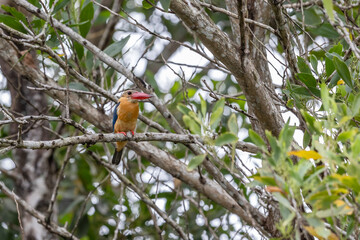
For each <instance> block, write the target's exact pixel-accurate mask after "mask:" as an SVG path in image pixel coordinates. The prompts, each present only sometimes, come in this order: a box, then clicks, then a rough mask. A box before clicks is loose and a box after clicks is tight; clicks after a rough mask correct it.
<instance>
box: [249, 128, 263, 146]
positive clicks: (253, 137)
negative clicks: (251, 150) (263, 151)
mask: <svg viewBox="0 0 360 240" xmlns="http://www.w3.org/2000/svg"><path fill="white" fill-rule="evenodd" d="M249 137H250V139H251V141H252V142H253V143H254V144H255V145H256V146H258V147H263V146H265V142H264V140H263V139H262V138H261V137H260V135H259V134H257V133H256V132H255V131H254V130H252V129H249Z"/></svg>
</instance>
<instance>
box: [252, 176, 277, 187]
mask: <svg viewBox="0 0 360 240" xmlns="http://www.w3.org/2000/svg"><path fill="white" fill-rule="evenodd" d="M252 178H253V179H254V180H256V181H258V182H260V183H262V184H264V185H268V186H277V184H276V181H275V179H274V178H273V177H269V176H259V175H257V174H256V175H253V176H252Z"/></svg>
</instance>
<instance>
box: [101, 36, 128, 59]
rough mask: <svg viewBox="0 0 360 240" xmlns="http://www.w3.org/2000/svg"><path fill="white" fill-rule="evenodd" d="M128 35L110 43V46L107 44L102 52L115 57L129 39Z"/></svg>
mask: <svg viewBox="0 0 360 240" xmlns="http://www.w3.org/2000/svg"><path fill="white" fill-rule="evenodd" d="M129 39H130V35H128V36H126V37H124V38H123V39H121V40H120V41H118V42H114V43H112V44H111V45H110V46H108V47H107V48H106V49H105V50H104V52H105V53H106V54H107V55H109V56H110V57H115V56H117V55H118V54H120V53H121V51H122V49H123V48H124V47H125V45H126V43H127V42H128V41H129Z"/></svg>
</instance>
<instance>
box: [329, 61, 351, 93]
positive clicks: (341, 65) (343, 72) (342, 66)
mask: <svg viewBox="0 0 360 240" xmlns="http://www.w3.org/2000/svg"><path fill="white" fill-rule="evenodd" d="M333 60H334V65H335V68H336V71H337V72H338V73H339V75H340V77H341V78H342V79H343V80H344V81H345V83H346V84H347V85H348V86H349V87H350V88H353V83H352V80H351V75H350V71H349V68H348V67H347V66H346V63H345V62H344V61H343V60H341V59H340V58H338V57H336V56H335V57H334V58H333Z"/></svg>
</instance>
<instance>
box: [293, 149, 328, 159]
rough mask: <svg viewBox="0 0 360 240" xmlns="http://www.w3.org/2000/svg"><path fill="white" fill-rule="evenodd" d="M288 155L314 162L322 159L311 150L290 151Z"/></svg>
mask: <svg viewBox="0 0 360 240" xmlns="http://www.w3.org/2000/svg"><path fill="white" fill-rule="evenodd" d="M288 155H289V156H290V155H294V156H297V157H301V158H305V159H310V158H312V159H314V160H316V159H320V158H322V156H321V155H320V154H319V153H317V152H315V151H313V150H311V151H306V150H299V151H291V152H288Z"/></svg>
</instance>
